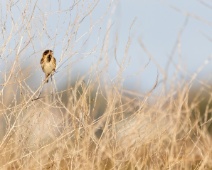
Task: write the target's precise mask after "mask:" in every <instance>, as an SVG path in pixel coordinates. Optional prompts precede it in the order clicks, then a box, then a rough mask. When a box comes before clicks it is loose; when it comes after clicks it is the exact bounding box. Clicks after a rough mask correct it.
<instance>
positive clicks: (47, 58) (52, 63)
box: [40, 50, 56, 83]
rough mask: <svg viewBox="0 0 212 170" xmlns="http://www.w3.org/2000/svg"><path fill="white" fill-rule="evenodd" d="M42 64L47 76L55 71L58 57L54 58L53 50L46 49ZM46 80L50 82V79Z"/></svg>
mask: <svg viewBox="0 0 212 170" xmlns="http://www.w3.org/2000/svg"><path fill="white" fill-rule="evenodd" d="M40 64H41V68H42V70H43V72H44V73H45V75H46V78H47V77H48V76H49V75H50V74H51V73H52V71H55V68H56V59H55V58H54V55H53V51H52V50H46V51H44V52H43V56H42V58H41V60H40ZM51 78H52V77H51ZM46 82H47V83H48V79H47V80H46Z"/></svg>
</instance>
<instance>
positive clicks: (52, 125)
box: [0, 1, 212, 169]
mask: <svg viewBox="0 0 212 170" xmlns="http://www.w3.org/2000/svg"><path fill="white" fill-rule="evenodd" d="M5 3H6V4H3V3H2V6H1V8H2V11H3V12H2V14H4V15H2V18H1V25H2V28H1V29H2V30H1V36H2V40H1V41H2V44H1V48H0V53H1V80H0V81H1V82H0V83H1V86H0V169H211V168H212V147H211V146H212V136H211V133H212V131H211V120H212V119H211V118H212V116H211V115H212V93H211V85H210V84H209V83H206V82H198V83H200V85H199V86H197V88H194V87H193V86H194V85H195V81H196V75H197V74H198V73H199V72H200V71H201V69H202V68H204V65H203V67H200V69H198V70H197V72H195V73H194V76H191V78H190V79H186V80H183V79H178V80H176V79H174V81H173V82H172V80H165V78H164V80H162V81H163V82H165V83H161V81H159V78H158V77H159V76H158V77H157V78H156V80H155V84H154V85H153V87H151V88H150V89H151V90H149V91H148V92H147V93H141V92H136V91H131V90H127V89H125V88H124V87H123V85H122V83H123V76H122V73H123V72H124V70H125V68H126V67H127V64H128V57H129V56H128V49H129V47H130V46H131V37H130V36H129V39H128V42H127V44H126V48H125V52H124V53H125V55H124V57H123V58H122V60H121V62H120V61H119V62H118V60H117V58H116V59H114V58H113V57H110V50H111V46H110V43H111V42H110V41H111V39H112V38H111V36H112V35H113V33H111V27H112V24H111V21H110V20H109V22H108V23H107V24H108V25H106V24H105V25H104V22H105V19H106V20H107V19H108V18H107V15H111V13H110V10H111V8H112V7H114V6H113V3H112V1H111V2H110V3H108V8H105V9H106V10H105V11H104V12H103V13H102V15H101V16H98V17H97V19H96V20H95V19H94V21H93V22H92V21H90V23H89V24H90V25H89V24H88V23H87V24H88V25H87V24H86V19H87V18H89V16H90V15H92V13H94V12H95V10H98V8H99V7H98V5H101V2H99V1H91V2H90V3H85V2H81V1H74V3H73V4H71V5H70V6H68V7H67V8H65V7H66V6H64V4H63V3H62V1H58V4H57V5H58V6H57V8H55V6H54V5H53V4H51V2H48V3H47V4H48V5H47V4H46V6H45V4H42V3H41V2H40V1H36V2H31V1H26V3H23V2H20V1H18V2H16V3H13V2H12V1H10V2H5ZM49 4H50V5H49ZM54 8H55V9H54ZM48 9H50V10H49V11H48ZM52 9H54V10H52ZM70 14H71V15H70ZM69 15H70V16H69ZM68 16H69V18H68ZM94 18H95V17H94ZM90 19H91V20H92V19H93V18H92V17H91V18H90ZM50 21H52V23H53V24H50V23H48V22H50ZM63 22H66V23H68V24H67V25H61V24H62V23H63ZM84 22H85V25H83V24H84ZM102 23H103V25H104V26H105V28H102V29H105V32H104V31H102V32H101V31H100V29H99V28H97V29H96V28H95V27H98V26H99V25H98V24H102ZM48 24H50V25H51V26H52V27H50V28H49V27H48ZM132 25H133V24H132ZM83 26H84V27H88V28H89V30H88V31H86V32H84V33H82V32H83V31H81V30H80V29H81V27H83ZM63 27H64V28H63ZM130 29H131V28H130ZM64 30H65V31H64ZM98 31H99V32H98ZM97 32H98V35H97V34H96V33H97ZM78 34H79V35H78ZM91 37H92V39H95V40H96V43H94V44H92V43H91V44H89V42H91ZM57 38H58V39H59V40H58V39H57ZM116 38H118V37H116ZM138 43H140V45H141V48H142V49H143V51H144V52H145V53H146V55H147V56H148V57H149V58H151V56H150V53H149V51H148V50H147V49H146V47H145V46H144V44H143V42H142V41H141V40H140V41H139V42H138ZM88 44H89V45H88ZM115 45H116V43H115ZM46 48H53V49H57V50H61V53H60V52H59V53H58V54H60V55H59V56H56V57H57V71H56V73H55V74H54V75H53V77H54V79H53V81H52V82H50V83H48V84H45V83H44V82H45V81H44V80H43V77H41V76H40V75H42V74H43V73H42V71H41V68H40V65H39V60H40V58H41V55H42V52H43V50H45V49H46ZM87 48H88V49H89V50H88V52H87V51H86V50H87ZM113 49H114V51H116V50H117V46H114V47H113ZM56 54H57V53H56ZM96 56H98V57H97V58H96ZM87 58H89V60H88V59H87ZM83 61H86V62H89V64H90V65H89V68H88V69H87V71H86V72H85V73H83V74H79V75H77V71H75V70H74V69H72V68H75V67H77V66H81V67H82V66H85V64H84V63H81V62H83ZM114 61H116V62H117V63H118V64H117V65H118V71H117V75H116V77H115V78H114V79H111V78H110V76H108V74H109V70H110V68H111V67H113V65H112V64H113V62H114ZM150 62H151V61H150ZM79 63H81V65H80V64H79ZM111 65H112V66H111ZM85 67H87V66H85ZM158 74H160V73H158ZM76 75H77V76H76ZM64 79H65V80H66V81H64ZM166 81H168V82H166ZM166 83H168V84H169V88H166ZM198 88H200V89H201V90H196V89H198ZM202 92H204V94H203V93H202Z"/></svg>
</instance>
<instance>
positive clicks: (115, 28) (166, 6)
mask: <svg viewBox="0 0 212 170" xmlns="http://www.w3.org/2000/svg"><path fill="white" fill-rule="evenodd" d="M73 2H77V1H72V2H69V1H50V0H48V1H45V2H44V1H41V0H38V1H30V2H29V1H17V3H14V4H13V5H11V2H6V1H2V2H1V6H2V10H1V25H4V23H6V31H5V32H4V35H5V38H3V39H1V41H0V42H5V41H6V39H7V37H8V36H9V35H10V32H11V30H12V29H13V34H12V35H13V36H12V37H13V38H12V39H11V41H10V43H9V45H7V47H6V49H7V51H3V52H2V55H3V56H7V55H9V56H12V54H15V52H13V51H12V49H14V48H15V47H16V46H17V45H18V46H20V48H21V47H24V45H26V44H27V42H28V41H29V39H30V38H31V41H30V45H29V46H27V48H26V49H25V50H24V51H23V52H22V53H21V55H20V61H21V62H22V64H23V65H26V64H27V63H33V65H32V66H31V67H32V69H34V68H35V69H36V73H35V74H32V75H31V80H32V81H34V79H38V78H39V79H40V78H42V76H43V73H42V71H41V69H40V66H39V65H36V64H34V63H39V61H40V55H41V54H42V52H43V51H44V50H45V49H46V48H51V49H53V50H54V53H55V56H56V59H57V62H58V65H59V63H60V64H62V63H63V65H62V66H61V67H60V68H59V69H58V73H57V74H55V78H56V80H57V82H58V83H61V82H64V81H65V80H66V79H67V76H70V75H69V73H68V72H71V73H72V75H74V76H75V77H77V76H78V75H80V74H84V73H86V72H88V70H89V68H91V65H92V64H94V63H95V62H96V61H97V60H98V59H99V58H101V57H108V61H109V62H110V65H109V67H108V70H107V72H106V74H105V76H108V77H109V78H110V79H111V81H113V80H114V79H115V78H116V77H117V74H118V73H119V70H120V67H119V66H118V64H117V62H118V63H121V62H122V61H123V58H124V56H125V54H126V51H125V50H126V46H127V42H128V40H130V43H129V44H130V46H129V49H128V53H127V56H128V59H127V60H126V61H125V66H126V67H124V71H123V74H122V75H123V86H124V87H125V88H128V89H134V88H136V89H138V90H148V89H150V88H151V86H152V85H153V84H154V81H155V79H156V75H157V71H158V73H159V79H160V80H161V79H163V78H164V74H167V76H168V77H169V78H172V77H173V75H174V73H175V72H177V74H178V75H179V77H186V78H188V79H189V77H190V75H192V74H193V73H194V72H196V71H197V70H198V68H199V67H200V66H201V65H203V64H204V62H205V61H206V59H207V58H210V60H208V63H207V65H205V66H204V67H203V69H202V70H201V72H200V73H199V74H198V79H206V80H208V81H209V80H210V81H211V79H212V76H211V73H212V61H211V55H212V43H211V42H212V36H211V35H212V29H211V27H212V12H211V9H212V3H211V2H209V1H206V0H187V1H185V0H178V1H172V0H169V1H168V0H163V1H162V0H161V1H160V0H132V1H129V0H120V1H99V3H97V5H96V6H95V8H94V10H93V11H92V13H89V11H90V10H91V9H92V7H93V6H94V4H95V2H97V1H91V0H88V1H82V2H81V1H79V3H78V5H76V6H75V7H73V6H72V5H73ZM8 4H9V5H8ZM9 7H10V8H9ZM72 7H73V8H72ZM6 11H7V12H8V11H9V13H7V15H6ZM85 15H86V16H87V17H86V18H85V19H84V20H83V21H82V19H83V17H84V16H85ZM76 16H77V17H76ZM133 21H134V22H133ZM132 23H133V24H132ZM110 26H111V27H110ZM108 28H110V34H109V38H108V42H105V43H106V44H107V43H108V47H107V48H106V47H105V46H104V48H105V49H107V51H104V50H103V51H102V49H103V42H104V40H105V35H106V33H107V31H108ZM129 38H130V39H129ZM116 40H117V41H116ZM140 42H142V44H143V47H142V46H141V44H140ZM175 47H176V48H175ZM144 48H145V49H144ZM174 49H175V50H174ZM115 50H116V56H115V52H114V51H115ZM8 51H10V53H9V54H7V53H8ZM105 53H107V54H105ZM147 53H148V54H147ZM103 54H104V55H103ZM14 56H15V55H14ZM115 57H116V59H115ZM150 57H151V60H150V63H149V64H148V65H147V63H148V62H149V59H150ZM170 58H171V59H172V60H171V62H170V65H169V67H168V70H165V68H167V67H166V66H167V63H168V61H169V59H170ZM5 63H7V62H5ZM1 67H2V68H3V65H1ZM63 71H65V72H67V73H68V75H65V74H62V72H63ZM40 80H42V79H40ZM32 84H33V85H35V84H34V83H32Z"/></svg>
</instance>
